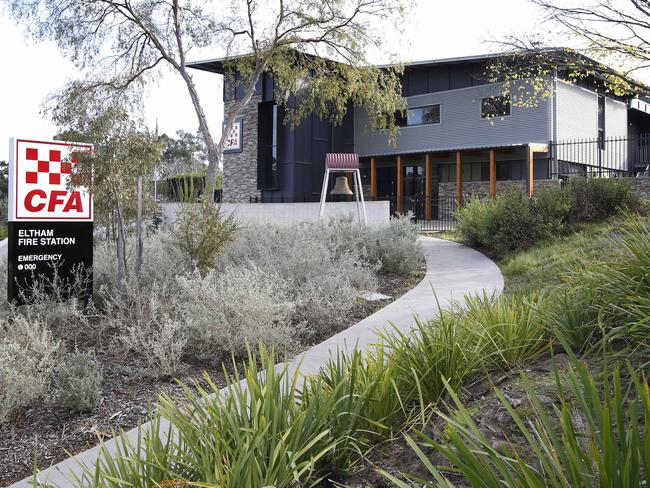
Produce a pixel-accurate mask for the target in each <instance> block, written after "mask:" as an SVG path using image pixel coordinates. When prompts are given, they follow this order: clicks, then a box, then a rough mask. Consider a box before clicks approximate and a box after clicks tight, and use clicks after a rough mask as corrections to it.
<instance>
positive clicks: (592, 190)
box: [456, 178, 641, 258]
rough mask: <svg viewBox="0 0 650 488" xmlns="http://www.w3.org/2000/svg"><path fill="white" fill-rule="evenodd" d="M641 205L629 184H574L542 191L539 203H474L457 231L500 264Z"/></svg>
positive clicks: (512, 197) (516, 197) (503, 199)
mask: <svg viewBox="0 0 650 488" xmlns="http://www.w3.org/2000/svg"><path fill="white" fill-rule="evenodd" d="M640 208H641V200H640V197H639V195H638V194H637V193H635V192H634V191H632V189H631V185H630V182H629V181H626V180H624V179H597V178H593V179H574V180H571V181H569V182H568V183H566V184H565V185H564V186H563V187H561V188H560V187H547V188H542V189H540V190H539V191H538V192H537V193H536V194H535V197H534V198H532V199H531V198H528V196H527V195H525V194H524V193H523V192H519V191H514V192H511V193H506V194H502V195H497V197H496V198H494V199H489V200H479V199H473V200H470V201H469V202H468V203H467V204H466V205H465V206H464V207H463V208H461V209H459V210H458V212H457V213H456V215H457V218H458V231H459V233H460V235H461V236H462V238H463V240H464V241H465V242H467V243H468V244H469V245H471V246H477V247H481V248H484V249H485V250H486V251H487V252H488V253H489V254H491V255H492V256H494V257H496V258H502V257H504V256H505V255H507V254H508V253H512V252H515V251H521V250H524V249H527V248H529V247H531V246H532V245H533V244H535V243H536V242H538V241H540V240H544V239H549V238H551V237H554V236H559V235H563V234H566V233H567V232H569V231H570V230H571V229H572V226H575V225H576V224H581V223H586V222H600V221H602V220H604V219H605V218H607V217H609V216H611V215H613V214H615V213H617V212H620V211H621V210H637V209H640Z"/></svg>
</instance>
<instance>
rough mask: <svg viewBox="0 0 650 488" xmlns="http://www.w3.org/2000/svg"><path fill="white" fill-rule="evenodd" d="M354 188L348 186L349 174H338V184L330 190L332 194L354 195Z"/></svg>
mask: <svg viewBox="0 0 650 488" xmlns="http://www.w3.org/2000/svg"><path fill="white" fill-rule="evenodd" d="M352 194H353V193H352V190H350V187H349V186H348V177H347V176H337V177H336V184H335V185H334V188H333V189H332V191H331V192H330V195H352Z"/></svg>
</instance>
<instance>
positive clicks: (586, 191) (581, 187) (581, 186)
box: [566, 178, 641, 223]
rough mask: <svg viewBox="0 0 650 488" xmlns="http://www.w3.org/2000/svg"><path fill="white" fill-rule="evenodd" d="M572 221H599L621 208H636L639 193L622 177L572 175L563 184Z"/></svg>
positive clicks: (639, 202)
mask: <svg viewBox="0 0 650 488" xmlns="http://www.w3.org/2000/svg"><path fill="white" fill-rule="evenodd" d="M566 191H567V192H568V194H569V198H570V200H571V211H570V220H571V222H574V223H576V222H599V221H601V220H604V219H605V218H607V217H609V216H610V215H614V214H615V213H617V212H619V211H620V210H635V209H637V208H639V206H640V204H641V198H640V196H639V195H638V194H637V193H636V192H634V191H633V190H632V186H631V183H630V182H629V181H628V180H627V179H624V178H619V179H606V178H584V179H583V178H574V179H571V180H570V181H569V182H568V184H567V185H566Z"/></svg>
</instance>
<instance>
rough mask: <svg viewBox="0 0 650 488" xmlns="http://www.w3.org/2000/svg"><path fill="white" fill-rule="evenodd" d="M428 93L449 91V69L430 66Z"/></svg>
mask: <svg viewBox="0 0 650 488" xmlns="http://www.w3.org/2000/svg"><path fill="white" fill-rule="evenodd" d="M428 71H429V73H428V74H429V92H430V93H433V92H437V91H444V90H449V68H448V67H447V66H432V67H430V68H429V70H428Z"/></svg>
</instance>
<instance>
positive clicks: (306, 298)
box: [220, 224, 378, 333]
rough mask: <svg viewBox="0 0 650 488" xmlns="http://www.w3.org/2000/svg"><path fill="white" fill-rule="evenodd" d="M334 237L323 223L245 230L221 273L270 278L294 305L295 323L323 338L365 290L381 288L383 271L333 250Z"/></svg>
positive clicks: (356, 255) (353, 252)
mask: <svg viewBox="0 0 650 488" xmlns="http://www.w3.org/2000/svg"><path fill="white" fill-rule="evenodd" d="M329 232H330V231H328V228H327V227H325V226H322V225H320V224H305V225H298V226H292V227H276V226H265V227H261V226H250V227H247V228H243V229H241V230H240V232H239V233H238V238H237V240H236V241H235V242H233V243H231V244H230V245H229V246H227V247H226V249H225V251H224V254H223V255H222V257H221V258H220V269H221V270H224V269H226V268H229V267H230V268H240V269H246V268H251V269H255V270H256V273H258V274H259V273H265V274H266V275H268V276H269V278H268V279H270V280H272V281H275V282H276V283H277V286H279V287H280V288H282V289H283V290H285V291H286V296H287V298H286V299H287V300H288V301H290V302H292V303H293V304H295V308H294V312H293V316H294V319H295V322H296V323H304V324H307V325H308V326H309V331H311V332H312V333H321V332H323V331H326V330H329V329H330V328H331V324H332V323H333V322H336V321H340V319H341V317H342V316H344V315H345V313H347V312H348V311H349V310H350V309H352V307H354V306H355V304H356V303H357V300H358V296H359V293H360V291H362V290H364V291H365V290H367V291H375V290H376V289H377V278H376V276H375V271H376V270H377V267H378V266H376V265H373V264H371V263H369V262H367V261H365V260H364V259H363V258H362V252H361V251H358V250H357V249H354V248H349V249H345V250H343V249H342V248H341V247H337V246H336V245H334V244H333V242H334V239H333V238H332V236H331V235H330V234H329ZM338 242H340V240H339V241H338ZM305 330H306V329H305Z"/></svg>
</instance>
